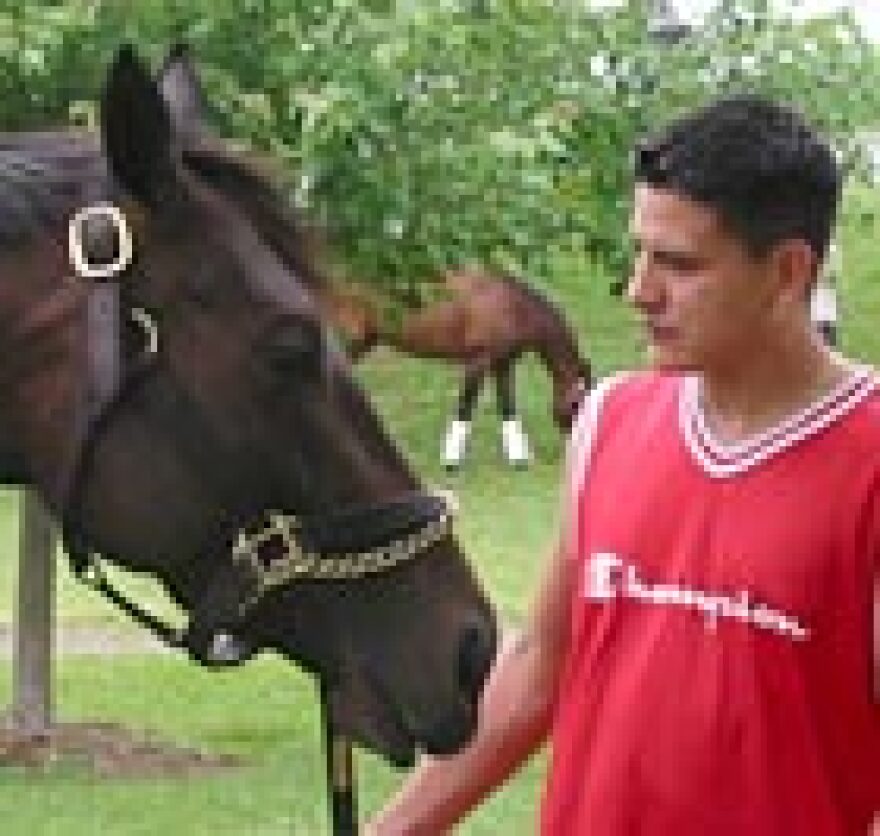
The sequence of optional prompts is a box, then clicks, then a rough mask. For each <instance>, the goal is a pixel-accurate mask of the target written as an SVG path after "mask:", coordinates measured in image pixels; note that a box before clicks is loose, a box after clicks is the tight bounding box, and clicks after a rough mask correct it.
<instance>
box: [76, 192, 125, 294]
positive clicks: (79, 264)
mask: <svg viewBox="0 0 880 836" xmlns="http://www.w3.org/2000/svg"><path fill="white" fill-rule="evenodd" d="M96 218H105V219H108V220H109V221H110V222H111V223H112V224H113V228H114V230H115V231H116V236H117V239H118V241H119V251H118V253H117V255H116V259H115V261H111V262H110V263H109V264H92V263H91V262H90V261H89V259H88V255H87V254H86V247H85V242H84V233H85V228H86V224H88V222H89V221H91V220H95V219H96ZM67 232H68V238H67V241H68V252H69V255H70V261H71V263H72V264H73V268H74V270H76V273H77V275H78V276H80V277H81V278H83V279H92V280H94V281H109V280H110V279H113V278H116V276H118V275H119V274H120V273H123V272H124V271H125V270H127V269H128V268H129V267H130V266H131V262H132V260H133V258H134V240H133V238H132V234H131V227H130V226H129V224H128V220H127V219H126V217H125V214H124V213H123V212H122V210H121V209H120V208H119V207H118V206H114V205H113V204H112V203H97V204H95V205H94V206H86V207H85V208H83V209H80V210H79V211H77V213H76V214H75V215H74V216H73V217H72V218H71V219H70V224H69V225H68V228H67Z"/></svg>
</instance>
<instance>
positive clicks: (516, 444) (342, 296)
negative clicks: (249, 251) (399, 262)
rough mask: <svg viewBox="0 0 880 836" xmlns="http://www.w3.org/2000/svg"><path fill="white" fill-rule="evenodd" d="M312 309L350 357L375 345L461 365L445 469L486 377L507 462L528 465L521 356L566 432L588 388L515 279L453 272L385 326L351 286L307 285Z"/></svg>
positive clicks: (554, 318) (559, 325)
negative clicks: (546, 389) (542, 383)
mask: <svg viewBox="0 0 880 836" xmlns="http://www.w3.org/2000/svg"><path fill="white" fill-rule="evenodd" d="M312 290H313V292H314V293H315V297H316V299H317V300H318V304H319V306H320V307H321V309H322V310H323V311H324V312H325V314H326V315H327V317H328V318H329V320H330V321H331V322H332V323H333V324H334V325H335V326H336V328H337V330H338V331H339V332H340V334H341V336H342V338H343V341H344V342H345V344H346V345H347V347H348V351H349V353H350V354H351V356H352V357H353V358H354V359H357V358H359V357H361V356H363V355H364V354H365V353H367V352H368V351H370V350H371V349H372V348H373V347H374V346H376V345H379V344H382V345H387V346H390V347H392V348H394V349H397V350H398V351H402V352H404V353H406V354H411V355H414V356H416V357H426V358H437V359H442V360H447V361H451V362H454V363H457V364H460V365H461V366H463V367H464V381H463V384H462V389H461V394H460V396H459V401H458V409H457V412H456V417H455V420H454V421H453V423H452V425H451V426H450V429H449V433H448V435H447V439H446V446H445V450H444V459H445V463H446V465H447V466H448V467H454V466H456V465H458V464H459V463H460V461H461V459H462V456H463V454H464V446H465V442H466V440H467V434H468V431H469V425H470V422H471V419H472V417H473V412H474V407H475V405H476V402H477V398H478V397H479V394H480V390H481V389H482V387H483V384H484V381H485V379H486V377H487V376H491V377H493V378H494V379H495V387H496V394H497V401H498V411H499V414H500V415H501V418H502V421H503V431H504V442H505V448H506V452H507V456H508V459H509V460H510V461H511V462H512V463H517V464H519V463H524V462H525V461H526V460H527V459H528V447H527V442H526V439H525V435H524V434H523V432H522V429H521V427H520V425H519V420H518V418H517V410H516V396H515V391H514V366H515V364H516V362H517V361H518V360H519V359H520V358H521V357H522V356H523V355H524V354H526V353H533V354H535V355H536V356H537V357H539V358H540V360H541V361H542V362H543V364H544V366H545V367H546V369H547V371H548V373H549V375H550V380H551V383H552V386H553V396H552V397H553V402H552V411H553V417H554V419H555V421H556V424H557V426H559V428H560V429H561V430H562V431H567V430H568V428H569V426H570V424H571V420H572V417H573V414H574V411H575V408H576V407H577V405H578V403H579V402H580V400H581V397H582V396H583V393H584V392H585V391H586V390H587V389H588V388H589V387H590V386H591V385H592V373H591V369H590V364H589V362H588V361H586V360H584V359H582V358H581V356H580V352H579V351H578V345H577V339H576V337H575V334H574V332H573V331H572V329H571V327H570V326H569V324H568V323H567V322H566V320H565V318H564V316H563V315H562V313H561V312H560V311H559V310H558V309H557V308H556V307H555V306H554V305H553V304H552V303H551V302H550V301H549V300H548V299H547V298H546V297H545V296H544V295H542V294H541V293H539V292H538V291H537V290H535V289H534V288H532V287H531V286H529V285H528V284H527V283H526V282H524V281H523V280H521V279H519V278H517V277H514V276H511V275H499V274H497V273H492V272H488V271H485V270H475V269H471V270H453V271H449V272H447V273H446V274H445V275H443V276H442V277H441V280H440V288H439V296H440V298H439V299H438V300H437V301H434V302H431V303H428V304H426V305H424V306H422V307H419V308H415V309H413V310H411V311H408V312H406V313H404V315H403V317H402V319H401V321H400V322H399V323H398V324H397V325H396V326H393V327H389V326H387V325H386V324H385V321H384V318H383V317H382V315H381V311H380V309H379V306H378V305H377V303H376V301H375V300H374V299H373V298H371V297H370V295H369V294H368V293H367V292H366V291H364V290H360V289H357V288H343V287H339V286H335V285H331V284H324V285H322V286H318V287H313V288H312Z"/></svg>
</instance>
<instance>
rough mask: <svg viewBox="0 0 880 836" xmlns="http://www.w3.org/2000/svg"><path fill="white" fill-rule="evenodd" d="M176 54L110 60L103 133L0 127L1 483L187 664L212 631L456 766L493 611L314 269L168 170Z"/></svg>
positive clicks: (486, 660) (189, 177)
mask: <svg viewBox="0 0 880 836" xmlns="http://www.w3.org/2000/svg"><path fill="white" fill-rule="evenodd" d="M178 65H179V56H173V57H172V60H171V61H170V62H169V66H168V67H167V68H166V71H167V75H168V77H167V78H166V79H165V81H166V82H167V83H166V84H164V85H163V88H162V89H161V90H160V88H159V87H158V86H157V85H156V83H155V82H154V81H153V79H152V78H151V77H150V75H149V74H148V73H147V71H146V69H145V68H144V67H143V65H142V64H141V63H140V61H139V60H138V59H137V57H136V56H135V55H134V53H133V52H132V51H131V50H130V49H128V48H125V49H123V50H122V51H120V53H119V55H118V56H117V59H116V61H115V63H114V65H113V67H112V70H111V72H110V75H109V79H108V82H107V86H106V90H105V94H104V101H103V107H102V125H101V135H100V136H99V137H96V136H92V135H87V134H77V133H68V132H56V133H44V134H26V135H3V136H0V386H2V397H0V474H2V475H3V476H4V477H5V478H6V479H7V481H10V482H15V483H26V484H31V485H34V486H35V487H36V488H37V489H38V490H39V492H40V493H41V494H42V496H43V498H44V499H45V500H46V502H47V503H48V505H49V506H50V508H52V509H53V511H54V513H55V514H56V515H57V516H58V517H59V518H61V519H62V521H63V523H64V527H65V530H66V536H67V538H68V542H69V544H70V545H72V546H73V547H75V549H74V550H75V552H76V553H79V554H82V552H83V551H84V550H88V551H91V550H94V551H96V552H100V553H102V554H103V555H104V556H105V557H106V558H107V559H109V560H111V561H113V562H115V563H117V564H119V565H120V566H123V567H126V568H128V569H132V570H134V571H138V572H145V573H148V574H150V575H152V576H154V577H155V578H157V579H159V580H160V581H161V582H162V583H163V584H164V586H165V588H166V589H167V590H168V592H169V594H170V595H171V596H172V597H173V598H174V599H175V600H176V601H177V602H178V603H179V604H180V606H181V607H182V608H183V609H184V610H185V611H187V612H188V613H189V614H190V619H191V620H190V627H189V632H188V634H187V636H186V647H187V649H188V650H189V651H190V652H191V653H192V655H193V656H195V657H196V658H197V659H199V660H200V661H202V662H205V663H209V662H212V661H217V660H216V659H213V658H212V653H213V648H214V645H213V644H212V638H216V637H217V636H224V635H225V636H227V637H231V638H232V639H233V644H234V645H235V650H236V653H237V654H238V655H237V656H235V659H238V658H243V657H246V656H247V655H248V654H249V653H251V652H253V651H255V650H257V649H260V648H271V649H274V650H276V651H278V652H280V653H281V654H283V655H285V656H287V657H288V658H290V659H292V660H295V661H297V662H299V663H301V664H302V665H304V666H305V667H306V668H307V669H308V670H310V671H312V672H314V673H317V674H319V675H320V676H321V677H322V678H323V679H324V680H325V681H326V682H328V683H329V685H330V689H331V692H332V694H333V706H332V707H333V712H334V714H335V719H336V721H337V723H338V724H339V726H340V727H341V728H342V730H343V731H345V732H347V733H348V734H349V735H350V736H351V737H353V738H354V739H355V740H357V741H360V742H362V743H364V744H365V745H367V746H369V747H371V748H373V749H375V750H377V751H378V752H381V753H383V754H385V755H386V756H388V757H390V758H391V759H393V760H394V761H395V762H397V763H408V762H411V761H412V759H413V757H414V751H415V749H416V748H417V747H423V748H425V749H426V750H428V751H429V752H435V753H443V752H450V751H453V750H455V749H456V748H458V747H459V746H461V745H462V744H463V742H464V741H465V740H466V739H467V738H468V736H469V735H470V733H471V731H472V729H473V727H474V722H475V711H476V702H477V699H478V694H479V691H480V688H481V686H482V682H483V679H484V676H485V674H486V672H487V669H488V666H489V664H490V660H491V659H492V658H493V655H494V646H495V625H494V618H493V614H492V612H491V609H490V607H489V605H488V603H487V601H486V598H485V596H484V595H483V594H482V592H481V591H480V589H479V587H478V585H477V583H476V581H475V579H474V577H473V574H472V572H471V571H470V569H469V568H468V566H467V564H466V562H465V560H464V559H463V557H462V554H461V552H460V549H459V546H458V543H457V542H456V540H455V538H454V536H453V534H452V533H451V531H450V529H449V526H448V524H447V515H446V509H445V508H444V506H443V504H442V503H440V502H439V501H438V500H437V499H436V498H435V497H432V496H431V495H430V494H428V493H427V492H426V491H425V489H424V487H423V486H422V485H421V484H420V482H419V481H418V479H417V478H416V477H415V476H414V475H413V473H412V472H411V471H410V470H409V469H408V467H407V465H406V464H405V462H404V460H403V459H402V457H401V455H400V454H399V452H398V451H397V449H396V448H395V446H394V445H393V444H392V443H391V441H390V440H389V438H388V436H387V435H386V434H385V432H384V431H383V429H382V427H381V426H380V424H379V421H378V420H377V417H376V415H375V413H374V411H373V410H372V409H371V407H370V406H369V404H368V402H367V400H366V399H365V397H364V396H363V394H362V392H361V391H360V390H359V389H358V387H357V386H356V385H355V383H354V382H353V380H352V376H351V373H350V368H349V366H348V362H347V360H346V358H345V357H344V355H342V354H341V353H340V352H339V351H337V350H335V349H334V348H333V341H332V340H330V339H328V335H327V332H326V329H325V326H324V324H323V322H322V319H321V317H320V315H319V311H318V310H317V309H316V307H315V305H314V302H313V300H312V298H311V296H310V294H309V293H308V292H307V291H306V290H305V287H304V282H307V281H308V273H307V271H308V267H309V257H308V254H307V253H305V252H302V251H298V250H297V251H293V250H292V249H290V248H292V247H293V244H292V241H293V240H294V239H289V240H288V244H287V246H288V248H289V249H288V250H286V251H279V250H278V249H276V248H275V247H274V246H273V245H272V243H271V241H269V240H268V239H267V237H266V235H265V234H264V231H263V229H262V227H261V224H260V219H259V218H258V217H254V216H253V215H252V214H251V213H250V212H249V210H248V207H247V206H245V205H242V204H241V203H240V202H237V201H236V200H235V199H233V196H232V195H231V194H230V193H229V192H228V190H226V189H225V188H224V183H223V182H222V178H220V179H217V180H215V179H212V178H211V177H210V176H208V174H200V173H199V171H198V170H197V167H196V166H187V165H184V164H183V162H182V160H183V158H184V157H187V156H188V154H189V150H188V147H187V146H188V145H189V143H190V142H191V139H192V138H191V137H190V136H189V135H188V134H187V133H186V132H178V131H177V130H175V126H176V125H177V124H179V123H180V114H179V113H177V112H176V110H175V109H176V108H177V104H175V100H174V98H173V96H170V95H169V94H170V92H173V88H174V78H175V73H176V71H177V70H179V69H180V67H179V66H178ZM163 92H164V93H165V94H166V96H168V101H167V102H166V101H165V100H164V99H163V96H162V93H163ZM195 157H197V158H198V159H200V160H201V161H202V168H203V169H204V170H205V171H206V172H210V171H211V170H213V169H217V170H220V171H229V172H236V171H237V170H238V166H239V163H238V162H237V161H236V160H235V159H233V158H232V157H230V156H227V155H224V154H222V153H220V152H219V151H217V150H216V149H215V152H214V153H213V155H212V153H210V152H208V151H207V150H206V149H199V150H198V151H197V152H196V153H195ZM108 203H112V204H114V205H115V206H116V207H117V209H116V210H112V211H111V210H108V209H107V208H106V204H108ZM102 206H103V207H105V208H97V209H95V208H94V207H102ZM84 207H93V210H92V213H91V215H90V216H89V217H85V218H84V219H83V221H82V223H81V225H80V227H79V228H78V229H79V236H78V237H77V238H76V244H77V246H78V247H79V248H80V249H81V250H82V251H83V252H82V253H81V255H82V256H83V258H84V260H85V263H86V266H93V267H96V268H98V269H97V272H98V273H101V271H102V269H103V267H104V266H105V263H106V262H108V261H109V262H112V261H114V260H115V261H120V260H121V255H120V254H121V252H122V251H123V250H124V246H123V239H122V235H121V224H122V221H123V220H124V221H127V223H128V225H130V227H131V230H132V237H133V241H134V260H133V263H132V264H131V266H130V267H128V268H127V269H126V270H125V271H124V272H122V273H121V274H120V275H119V276H117V277H116V279H115V281H116V282H117V285H115V287H116V288H117V289H116V290H113V289H112V287H114V286H113V285H109V284H108V283H107V282H104V283H102V282H101V281H99V280H93V279H90V278H89V277H88V275H87V274H86V271H84V270H83V269H82V265H80V267H79V268H78V269H74V266H73V265H72V263H71V253H72V252H75V251H76V249H75V248H74V246H73V245H74V241H73V239H72V240H71V242H70V244H68V224H69V222H70V219H71V216H72V215H73V214H74V213H76V212H78V210H81V209H82V208H84ZM111 221H112V222H111ZM117 235H118V236H119V237H118V238H117ZM74 260H75V259H74ZM111 281H113V280H111ZM108 288H109V290H108ZM114 300H115V302H116V304H118V308H119V311H120V317H119V318H118V319H116V320H114V317H113V315H112V313H113V310H112V308H113V302H114ZM108 305H109V306H108ZM150 321H152V323H153V324H154V325H153V327H152V329H151V334H150V339H149V340H148V341H147V342H148V343H150V344H151V345H150V346H149V349H150V350H149V351H146V352H145V351H144V341H143V340H142V338H141V337H140V328H139V326H137V327H136V323H144V322H147V323H149V322H150ZM114 322H115V323H116V326H114ZM133 323H135V324H133ZM117 326H118V327H117ZM152 343H157V345H153V344H152ZM114 366H118V368H117V369H116V371H114ZM224 631H225V632H224Z"/></svg>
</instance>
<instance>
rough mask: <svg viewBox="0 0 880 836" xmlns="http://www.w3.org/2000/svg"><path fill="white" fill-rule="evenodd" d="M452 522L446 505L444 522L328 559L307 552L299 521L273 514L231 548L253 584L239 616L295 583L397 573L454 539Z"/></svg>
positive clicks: (238, 538) (291, 517) (281, 514)
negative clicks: (379, 544) (439, 544)
mask: <svg viewBox="0 0 880 836" xmlns="http://www.w3.org/2000/svg"><path fill="white" fill-rule="evenodd" d="M452 516H453V515H452V511H451V510H450V507H449V505H448V504H447V507H446V508H445V510H444V511H443V513H442V514H441V515H440V516H439V517H437V518H436V519H434V520H431V521H430V522H428V523H426V524H425V525H424V526H423V527H421V528H420V529H418V530H417V531H413V532H411V533H410V534H407V535H405V536H404V537H400V538H399V539H397V540H393V541H391V542H390V543H386V544H384V545H382V546H379V547H376V548H374V549H368V550H365V551H358V552H344V553H341V554H324V553H318V552H309V551H305V550H304V549H303V548H302V546H301V545H300V537H299V536H298V532H299V530H300V522H299V520H298V518H297V517H295V516H293V515H292V514H283V513H272V514H269V515H268V517H267V519H266V521H265V523H264V524H263V526H262V527H261V528H260V529H259V530H257V531H254V532H249V531H246V530H243V531H240V532H239V533H238V537H237V539H236V541H235V543H234V544H233V546H232V560H233V563H234V564H235V565H236V566H237V567H238V568H239V569H241V570H242V571H243V572H245V573H246V574H247V576H248V577H249V579H250V580H251V582H252V584H253V591H252V592H251V594H250V595H249V596H248V597H247V598H246V599H245V600H244V601H242V603H241V607H240V612H241V614H242V615H244V614H245V613H246V612H247V611H248V610H249V609H250V608H251V607H252V606H253V605H254V604H256V603H257V602H258V601H259V600H260V598H262V597H263V595H265V594H266V593H267V592H269V591H271V590H273V589H276V588H279V587H283V586H286V585H287V584H289V583H291V582H292V581H295V580H312V581H348V580H357V579H361V578H366V577H370V576H371V575H379V574H382V573H383V572H387V571H389V570H390V569H394V568H395V567H397V566H400V565H402V564H404V563H406V562H408V561H410V560H412V559H413V558H415V557H416V556H418V555H419V554H421V553H422V552H424V551H426V550H427V549H429V548H431V546H434V545H436V544H437V543H439V542H440V541H441V540H443V539H444V538H445V537H447V536H449V535H450V534H451V531H452Z"/></svg>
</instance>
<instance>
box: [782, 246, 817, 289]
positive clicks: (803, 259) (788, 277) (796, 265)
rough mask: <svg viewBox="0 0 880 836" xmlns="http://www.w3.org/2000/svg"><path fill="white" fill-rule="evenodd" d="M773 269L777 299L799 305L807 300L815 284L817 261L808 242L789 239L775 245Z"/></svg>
mask: <svg viewBox="0 0 880 836" xmlns="http://www.w3.org/2000/svg"><path fill="white" fill-rule="evenodd" d="M773 267H774V272H775V276H776V279H777V282H778V285H779V298H781V299H792V300H793V301H795V302H797V303H800V302H803V300H805V299H809V296H810V290H811V288H812V287H813V285H814V284H815V283H816V271H817V268H818V260H817V258H816V253H815V252H814V251H813V248H812V246H810V244H809V242H807V241H805V240H804V239H802V238H789V239H787V240H785V241H782V242H780V243H779V244H777V246H776V248H775V250H774V253H773Z"/></svg>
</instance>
